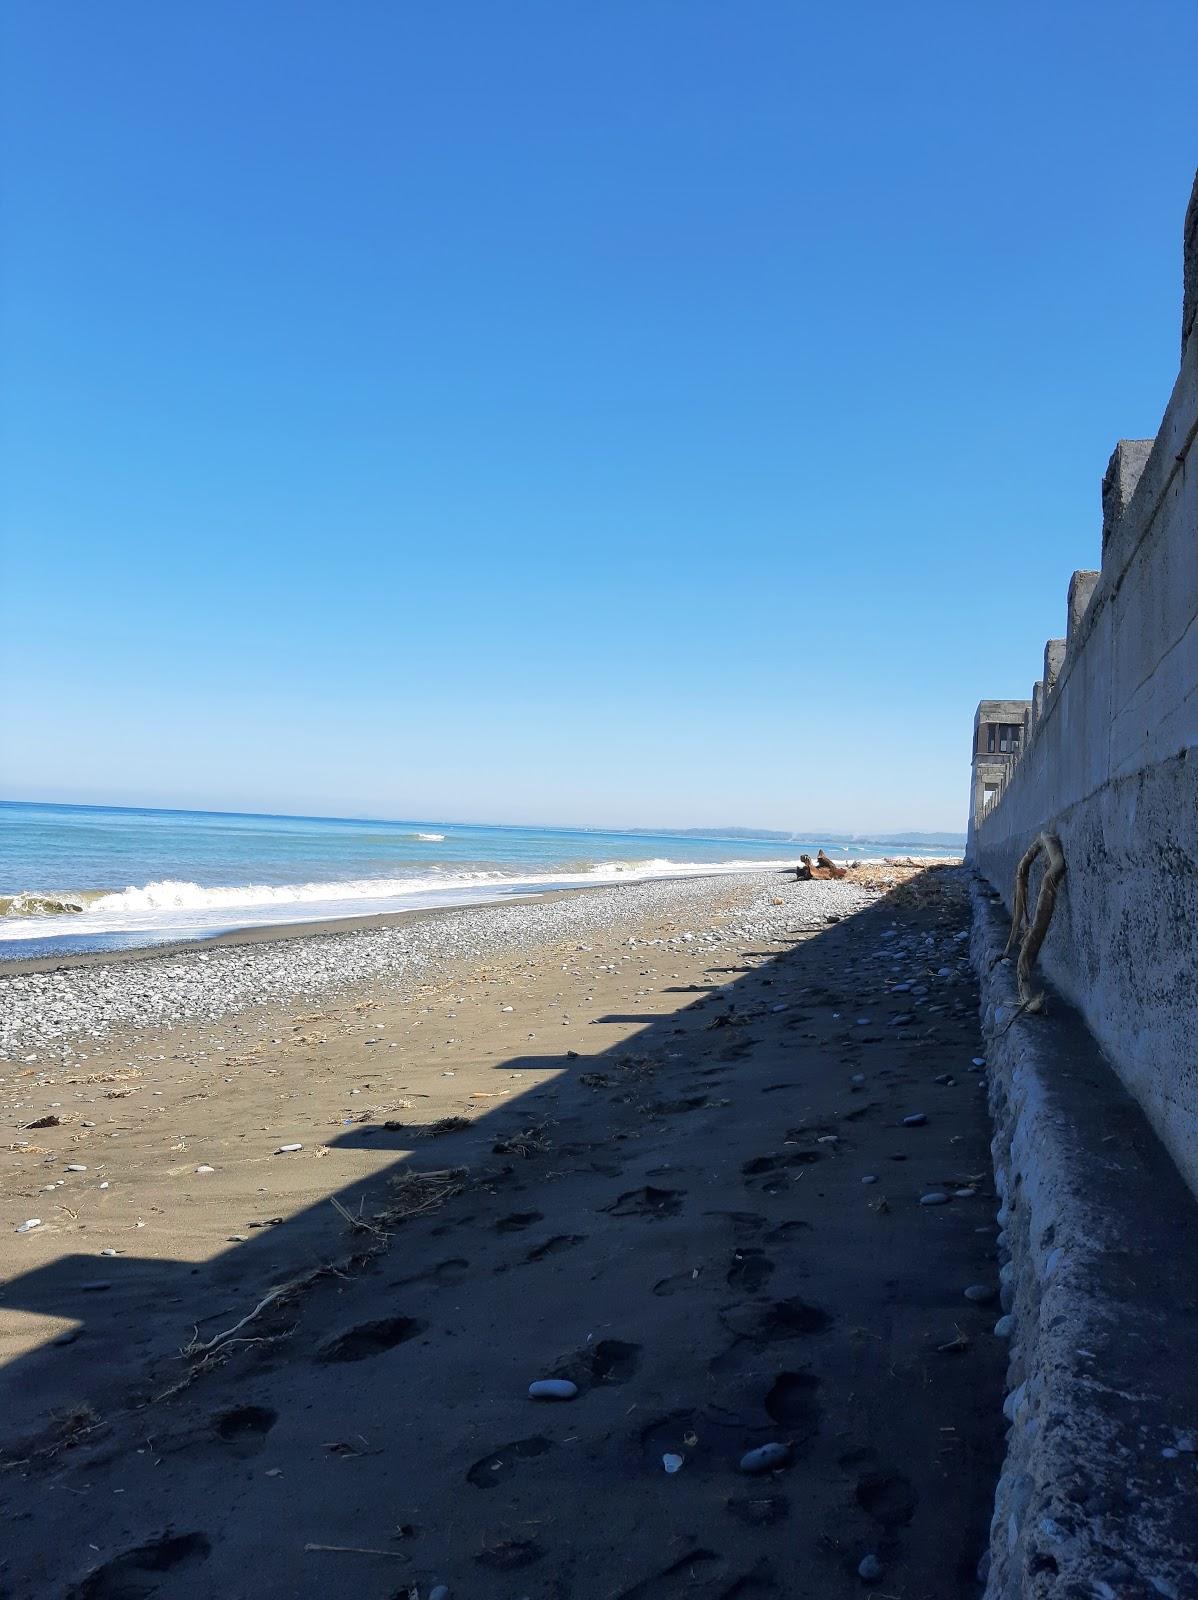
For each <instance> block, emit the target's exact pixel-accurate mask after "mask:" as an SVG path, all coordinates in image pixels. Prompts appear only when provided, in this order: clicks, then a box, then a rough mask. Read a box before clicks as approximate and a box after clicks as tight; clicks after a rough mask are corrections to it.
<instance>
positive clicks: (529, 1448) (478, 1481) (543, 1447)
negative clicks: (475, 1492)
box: [466, 1434, 553, 1489]
mask: <svg viewBox="0 0 1198 1600" xmlns="http://www.w3.org/2000/svg"><path fill="white" fill-rule="evenodd" d="M552 1449H553V1445H552V1442H551V1441H550V1440H548V1439H544V1438H542V1437H541V1436H540V1434H534V1435H533V1437H532V1438H531V1439H514V1440H513V1441H512V1443H511V1444H501V1445H500V1446H499V1448H498V1449H497V1450H492V1452H491V1454H490V1455H489V1456H483V1458H482V1460H481V1461H476V1462H475V1463H474V1465H473V1466H472V1467H471V1468H470V1470H469V1472H467V1474H466V1482H467V1483H472V1484H473V1485H474V1487H475V1488H476V1489H494V1488H495V1486H496V1484H499V1483H502V1482H503V1480H504V1479H505V1478H508V1477H510V1476H511V1475H512V1473H513V1472H515V1471H517V1470H518V1468H519V1466H520V1463H521V1462H522V1461H532V1460H534V1459H535V1458H536V1457H537V1456H543V1455H544V1454H545V1453H546V1451H548V1450H552Z"/></svg>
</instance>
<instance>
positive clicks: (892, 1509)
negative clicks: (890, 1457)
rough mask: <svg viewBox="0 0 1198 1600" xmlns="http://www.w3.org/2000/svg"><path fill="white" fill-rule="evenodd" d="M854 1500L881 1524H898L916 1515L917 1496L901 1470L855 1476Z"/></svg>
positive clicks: (891, 1525)
mask: <svg viewBox="0 0 1198 1600" xmlns="http://www.w3.org/2000/svg"><path fill="white" fill-rule="evenodd" d="M857 1504H858V1505H859V1506H860V1507H861V1509H862V1510H863V1511H866V1512H868V1513H869V1515H870V1516H871V1517H873V1519H874V1521H875V1522H880V1523H881V1524H882V1526H883V1527H884V1528H900V1527H902V1526H903V1525H904V1524H905V1523H908V1522H910V1520H911V1518H912V1517H913V1516H914V1515H915V1508H916V1506H917V1505H918V1504H919V1496H918V1495H917V1494H916V1492H915V1486H914V1484H912V1483H911V1482H910V1480H909V1479H907V1478H904V1477H903V1475H902V1473H901V1472H867V1473H866V1474H865V1476H864V1477H863V1478H859V1479H858V1480H857Z"/></svg>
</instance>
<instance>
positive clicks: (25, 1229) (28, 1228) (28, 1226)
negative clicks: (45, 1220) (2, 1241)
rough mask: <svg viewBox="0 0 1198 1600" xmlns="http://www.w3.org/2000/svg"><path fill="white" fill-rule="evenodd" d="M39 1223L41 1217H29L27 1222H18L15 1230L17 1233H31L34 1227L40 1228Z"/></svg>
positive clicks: (40, 1223)
mask: <svg viewBox="0 0 1198 1600" xmlns="http://www.w3.org/2000/svg"><path fill="white" fill-rule="evenodd" d="M41 1225H42V1219H41V1218H40V1217H30V1219H29V1221H28V1222H21V1223H18V1224H17V1229H16V1231H17V1232H18V1233H32V1232H33V1230H34V1228H40V1227H41Z"/></svg>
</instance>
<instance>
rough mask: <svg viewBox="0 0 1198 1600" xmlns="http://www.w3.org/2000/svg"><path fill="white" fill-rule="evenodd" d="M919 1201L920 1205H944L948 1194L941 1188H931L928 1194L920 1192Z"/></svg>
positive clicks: (946, 1202)
mask: <svg viewBox="0 0 1198 1600" xmlns="http://www.w3.org/2000/svg"><path fill="white" fill-rule="evenodd" d="M919 1203H920V1205H921V1206H946V1205H947V1204H948V1196H947V1195H946V1194H945V1192H944V1190H943V1189H933V1190H932V1191H931V1192H930V1193H929V1194H921V1195H920V1197H919Z"/></svg>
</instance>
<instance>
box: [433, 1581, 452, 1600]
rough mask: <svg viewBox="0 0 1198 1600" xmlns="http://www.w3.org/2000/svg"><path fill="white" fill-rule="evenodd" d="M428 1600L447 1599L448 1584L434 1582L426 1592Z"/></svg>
mask: <svg viewBox="0 0 1198 1600" xmlns="http://www.w3.org/2000/svg"><path fill="white" fill-rule="evenodd" d="M428 1600H449V1585H448V1584H445V1583H434V1584H433V1586H432V1588H431V1589H430V1590H429V1592H428Z"/></svg>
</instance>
